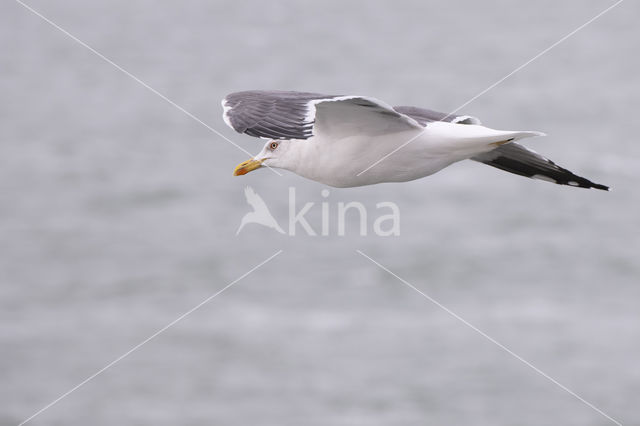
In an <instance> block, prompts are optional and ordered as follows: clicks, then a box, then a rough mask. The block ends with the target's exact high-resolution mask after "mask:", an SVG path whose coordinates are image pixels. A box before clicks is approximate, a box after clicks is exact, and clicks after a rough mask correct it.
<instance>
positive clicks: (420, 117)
mask: <svg viewBox="0 0 640 426" xmlns="http://www.w3.org/2000/svg"><path fill="white" fill-rule="evenodd" d="M393 109H394V110H396V111H398V112H399V113H401V114H405V115H408V116H409V117H411V118H413V119H414V120H416V121H417V122H418V123H420V124H422V125H423V126H426V125H427V124H428V123H430V122H433V121H448V122H450V123H458V124H482V123H481V122H480V120H479V119H477V118H476V117H472V116H470V115H454V114H445V113H444V112H438V111H433V110H430V109H426V108H418V107H414V106H394V107H393Z"/></svg>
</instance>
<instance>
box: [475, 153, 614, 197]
mask: <svg viewBox="0 0 640 426" xmlns="http://www.w3.org/2000/svg"><path fill="white" fill-rule="evenodd" d="M471 159H472V160H475V161H479V162H481V163H484V164H488V165H490V166H493V167H497V168H498V169H501V170H505V171H507V172H510V173H515V174H517V175H520V176H526V177H529V178H533V179H540V180H546V181H549V182H553V183H557V184H560V185H570V186H577V187H580V188H596V189H603V190H605V191H608V190H609V187H608V186H605V185H601V184H599V183H593V182H591V181H590V180H588V179H585V178H583V177H581V176H578V175H576V174H573V173H572V172H570V171H569V170H567V169H565V168H562V167H560V166H558V165H557V164H556V163H554V162H553V161H551V160H549V159H547V158H545V157H543V156H542V155H540V154H538V153H537V152H535V151H532V150H530V149H529V148H525V147H524V146H522V145H520V144H517V143H515V142H511V143H508V144H506V145H501V146H499V147H498V148H496V149H494V150H492V151H489V152H486V153H484V154H480V155H476V156H475V157H472V158H471Z"/></svg>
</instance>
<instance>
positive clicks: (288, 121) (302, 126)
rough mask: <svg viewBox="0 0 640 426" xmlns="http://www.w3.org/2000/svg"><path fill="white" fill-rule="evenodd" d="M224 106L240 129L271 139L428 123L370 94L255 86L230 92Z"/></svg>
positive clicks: (230, 122) (380, 130)
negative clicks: (342, 94)
mask: <svg viewBox="0 0 640 426" xmlns="http://www.w3.org/2000/svg"><path fill="white" fill-rule="evenodd" d="M222 107H223V109H224V113H223V115H222V117H223V119H224V121H225V123H227V124H228V125H229V126H230V127H231V128H233V129H234V130H235V131H237V132H238V133H245V134H247V135H249V136H255V137H260V138H267V139H308V138H310V137H312V136H314V135H315V134H316V132H317V131H318V128H321V129H322V132H323V133H325V134H328V133H331V134H332V135H333V136H338V137H339V136H345V135H348V134H354V133H376V132H378V133H384V132H386V133H389V132H394V131H402V130H408V129H421V128H422V127H423V126H421V125H420V124H419V123H418V122H417V121H416V120H414V119H413V118H411V117H408V116H406V115H404V114H402V113H401V112H398V111H395V110H394V109H393V108H391V107H390V106H388V105H386V104H384V103H383V102H381V101H378V100H377V99H374V98H369V97H364V96H339V95H323V94H320V93H307V92H284V91H262V90H251V91H245V92H236V93H232V94H230V95H228V96H227V97H226V98H224V99H223V101H222ZM318 123H320V124H318Z"/></svg>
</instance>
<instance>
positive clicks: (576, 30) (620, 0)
mask: <svg viewBox="0 0 640 426" xmlns="http://www.w3.org/2000/svg"><path fill="white" fill-rule="evenodd" d="M623 1H624V0H618V1H617V2H615V3H614V4H612V5H611V6H609V7H607V8H606V9H605V10H603V11H602V12H600V13H598V14H597V15H596V16H594V17H593V18H591V19H589V20H588V21H587V22H585V23H584V24H582V25H580V26H579V27H578V28H576V29H575V30H573V31H571V32H570V33H569V34H567V35H565V36H564V37H562V38H561V39H560V40H558V41H556V42H555V43H553V44H552V45H551V46H549V47H547V48H546V49H544V50H543V51H542V52H540V53H538V54H537V55H536V56H534V57H533V58H531V59H529V60H528V61H527V62H525V63H524V64H522V65H520V66H519V67H518V68H516V69H514V70H513V71H511V72H510V73H509V74H507V75H505V76H504V77H502V78H501V79H500V80H498V81H496V82H495V83H493V84H492V85H490V86H489V87H487V88H486V89H484V90H483V91H481V92H480V93H478V94H477V95H475V96H474V97H473V98H471V99H469V100H468V101H466V102H465V103H463V104H462V105H460V106H459V107H458V108H456V109H454V110H453V111H451V112H450V113H449V114H447V115H446V116H444V117H443V118H441V119H440V120H438V121H445V120H446V119H447V118H449V117H451V116H452V115H453V114H455V113H456V112H458V111H459V110H461V109H462V108H464V107H466V106H467V105H469V104H470V103H471V102H473V101H475V100H476V99H478V98H479V97H480V96H482V95H484V94H485V93H487V92H488V91H490V90H491V89H493V88H494V87H496V86H497V85H499V84H500V83H502V82H503V81H505V80H506V79H508V78H509V77H511V76H512V75H514V74H515V73H517V72H518V71H521V70H522V69H523V68H525V67H526V66H527V65H529V64H530V63H532V62H533V61H535V60H536V59H538V58H539V57H541V56H542V55H544V54H545V53H547V52H549V51H550V50H551V49H553V48H554V47H556V46H558V45H559V44H560V43H562V42H563V41H565V40H566V39H568V38H569V37H571V36H573V35H574V34H575V33H577V32H578V31H580V30H582V29H583V28H584V27H586V26H587V25H589V24H591V23H592V22H593V21H595V20H596V19H598V18H600V17H601V16H602V15H604V14H605V13H607V12H609V11H610V10H611V9H613V8H614V7H616V6H617V5H619V4H620V3H622V2H623ZM427 128H428V126H425V128H424V130H422V131H421V132H420V133H418V134H417V135H415V136H414V137H412V138H411V139H409V140H408V141H406V142H405V143H403V144H402V145H400V146H399V147H397V148H396V149H394V150H393V151H391V152H389V153H388V154H386V155H385V156H384V157H382V158H380V159H379V160H378V161H376V162H375V163H373V164H371V165H370V166H369V167H367V168H366V169H364V170H363V171H361V172H360V173H358V174H357V175H356V176H360V175H361V174H363V173H365V172H367V171H368V170H369V169H371V168H372V167H375V166H377V165H378V164H380V162H382V161H384V160H385V159H387V158H388V157H389V156H391V155H393V154H394V153H396V152H398V151H399V150H401V149H402V148H404V147H405V146H407V145H409V144H410V143H411V142H413V141H414V140H416V139H418V138H419V137H420V136H422V134H423V133H424V132H425V131H426V130H427Z"/></svg>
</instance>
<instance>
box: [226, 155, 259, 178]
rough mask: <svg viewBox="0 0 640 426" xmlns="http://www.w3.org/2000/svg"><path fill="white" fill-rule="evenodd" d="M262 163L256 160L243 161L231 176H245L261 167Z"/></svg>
mask: <svg viewBox="0 0 640 426" xmlns="http://www.w3.org/2000/svg"><path fill="white" fill-rule="evenodd" d="M263 161H264V160H256V159H253V158H252V159H251V160H247V161H243V162H242V163H240V164H238V165H237V166H236V168H235V170H234V171H233V175H234V176H240V175H246V174H247V173H249V172H250V171H253V170H255V169H257V168H260V167H262V162H263Z"/></svg>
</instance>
